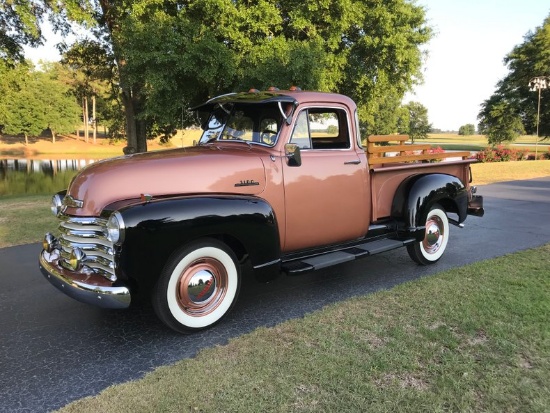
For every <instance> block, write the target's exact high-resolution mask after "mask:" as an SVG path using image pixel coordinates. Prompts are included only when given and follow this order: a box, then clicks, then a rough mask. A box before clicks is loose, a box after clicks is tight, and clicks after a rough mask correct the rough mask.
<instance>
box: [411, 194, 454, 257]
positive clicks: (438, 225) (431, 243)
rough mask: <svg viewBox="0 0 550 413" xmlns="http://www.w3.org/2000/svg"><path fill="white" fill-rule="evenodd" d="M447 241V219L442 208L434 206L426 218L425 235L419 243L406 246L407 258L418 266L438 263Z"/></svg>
mask: <svg viewBox="0 0 550 413" xmlns="http://www.w3.org/2000/svg"><path fill="white" fill-rule="evenodd" d="M448 241H449V219H448V218H447V214H446V213H445V211H444V210H443V208H442V207H441V206H440V205H438V204H435V205H433V206H432V208H431V210H430V212H428V215H427V217H426V233H425V235H424V239H423V240H422V241H420V242H415V243H414V244H410V245H407V251H408V253H409V256H410V257H411V258H412V259H413V260H414V261H415V262H417V263H418V264H421V265H429V264H434V263H435V262H437V261H439V259H440V258H441V256H442V255H443V253H444V252H445V249H446V248H447V242H448Z"/></svg>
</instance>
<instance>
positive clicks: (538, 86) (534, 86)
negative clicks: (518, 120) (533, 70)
mask: <svg viewBox="0 0 550 413" xmlns="http://www.w3.org/2000/svg"><path fill="white" fill-rule="evenodd" d="M548 84H550V76H536V77H534V78H532V79H531V80H530V81H529V90H530V91H531V92H535V91H538V92H539V100H538V106H537V140H536V142H535V159H538V157H539V123H540V92H541V90H542V89H546V88H548Z"/></svg>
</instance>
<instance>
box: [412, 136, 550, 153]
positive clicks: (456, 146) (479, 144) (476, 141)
mask: <svg viewBox="0 0 550 413" xmlns="http://www.w3.org/2000/svg"><path fill="white" fill-rule="evenodd" d="M421 142H424V143H431V144H433V145H434V146H440V147H441V148H443V149H445V150H464V151H479V150H482V149H484V148H487V147H488V146H489V144H488V143H487V138H486V137H485V136H484V135H470V136H461V135H458V134H452V133H434V134H429V135H428V138H427V139H422V140H421V141H418V143H421ZM535 144H536V137H535V136H531V135H522V136H520V137H519V138H518V139H516V140H515V141H514V142H513V145H510V144H508V143H506V144H505V145H504V146H510V147H513V148H516V149H524V150H528V151H531V152H535V150H536V149H537V148H536V145H535ZM549 148H550V140H542V139H541V138H539V142H538V152H539V153H542V152H548V151H549V150H550V149H549Z"/></svg>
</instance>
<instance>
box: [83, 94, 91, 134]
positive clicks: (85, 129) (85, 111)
mask: <svg viewBox="0 0 550 413" xmlns="http://www.w3.org/2000/svg"><path fill="white" fill-rule="evenodd" d="M84 116H85V117H84V136H85V139H84V140H85V141H86V143H88V138H89V136H88V135H89V133H90V129H89V124H88V119H89V118H90V115H89V112H88V96H86V97H84Z"/></svg>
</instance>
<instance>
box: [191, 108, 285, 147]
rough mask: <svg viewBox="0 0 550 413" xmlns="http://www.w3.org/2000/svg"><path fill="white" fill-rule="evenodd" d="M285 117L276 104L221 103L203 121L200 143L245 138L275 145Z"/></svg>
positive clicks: (243, 139) (252, 141) (244, 139)
mask: <svg viewBox="0 0 550 413" xmlns="http://www.w3.org/2000/svg"><path fill="white" fill-rule="evenodd" d="M282 122H283V118H282V116H281V112H280V110H279V108H278V106H277V104H275V103H269V104H243V103H224V104H223V105H221V104H219V105H217V107H216V108H215V109H214V110H213V111H212V112H211V113H210V116H209V118H208V121H207V122H206V123H205V124H203V129H204V132H203V134H202V137H201V139H200V141H199V143H200V144H204V143H208V142H215V141H245V142H250V143H257V144H261V145H267V146H273V145H275V144H276V143H277V138H278V136H279V130H280V128H281V124H282Z"/></svg>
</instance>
